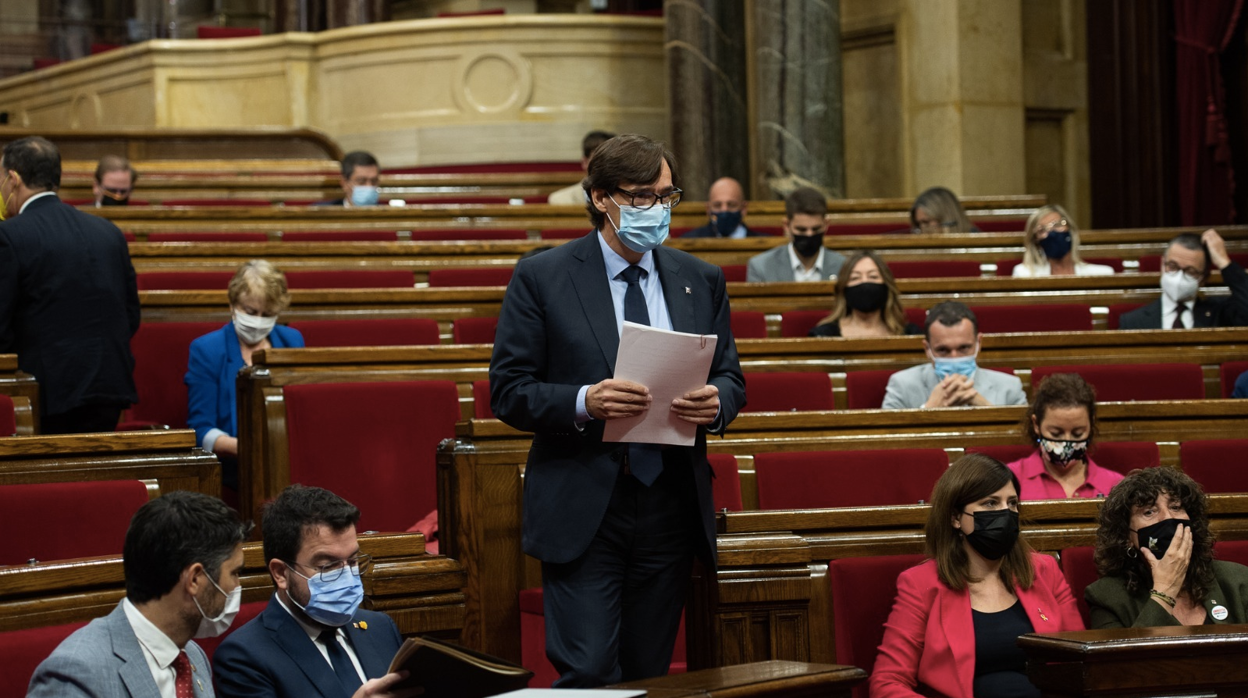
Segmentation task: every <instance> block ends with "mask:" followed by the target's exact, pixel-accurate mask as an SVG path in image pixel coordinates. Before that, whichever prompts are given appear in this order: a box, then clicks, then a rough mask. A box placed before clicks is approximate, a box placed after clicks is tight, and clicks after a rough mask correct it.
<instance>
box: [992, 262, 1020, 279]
mask: <svg viewBox="0 0 1248 698" xmlns="http://www.w3.org/2000/svg"><path fill="white" fill-rule="evenodd" d="M1022 263H1023V260H1021V259H998V260H997V262H996V264H997V276H1013V275H1014V267H1016V266H1018V265H1020V264H1022Z"/></svg>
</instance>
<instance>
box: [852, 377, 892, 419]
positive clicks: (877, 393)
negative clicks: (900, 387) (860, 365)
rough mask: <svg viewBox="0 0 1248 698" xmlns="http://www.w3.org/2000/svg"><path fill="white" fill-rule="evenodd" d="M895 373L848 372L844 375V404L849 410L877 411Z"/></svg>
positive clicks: (882, 402)
mask: <svg viewBox="0 0 1248 698" xmlns="http://www.w3.org/2000/svg"><path fill="white" fill-rule="evenodd" d="M894 373H896V371H890V370H888V369H885V370H882V371H850V372H849V373H846V374H845V404H846V406H847V407H848V408H849V409H851V410H878V409H880V405H883V404H884V394H885V393H886V392H888V379H889V378H891V377H892V375H893V374H894Z"/></svg>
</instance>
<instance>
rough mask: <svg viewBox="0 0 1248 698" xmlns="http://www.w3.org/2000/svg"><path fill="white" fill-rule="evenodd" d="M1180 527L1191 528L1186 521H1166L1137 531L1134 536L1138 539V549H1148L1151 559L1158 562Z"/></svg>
mask: <svg viewBox="0 0 1248 698" xmlns="http://www.w3.org/2000/svg"><path fill="white" fill-rule="evenodd" d="M1180 525H1183V526H1187V527H1189V528H1190V527H1191V523H1190V522H1188V521H1187V520H1186V519H1166V520H1165V521H1158V522H1157V523H1155V524H1153V525H1152V526H1145V527H1143V528H1141V529H1139V530H1138V531H1136V532H1135V535H1136V537H1137V538H1138V539H1139V543H1140V547H1141V548H1148V549H1149V550H1150V551H1152V553H1153V557H1155V558H1157V559H1158V560H1160V559H1161V558H1162V556H1163V555H1165V554H1166V550H1167V549H1168V548H1169V547H1170V541H1171V540H1174V534H1176V533H1178V532H1179V526H1180Z"/></svg>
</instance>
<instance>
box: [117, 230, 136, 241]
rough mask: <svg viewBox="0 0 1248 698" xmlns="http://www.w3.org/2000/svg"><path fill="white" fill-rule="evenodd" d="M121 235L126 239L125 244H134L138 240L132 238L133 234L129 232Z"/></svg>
mask: <svg viewBox="0 0 1248 698" xmlns="http://www.w3.org/2000/svg"><path fill="white" fill-rule="evenodd" d="M121 235H122V237H124V238H125V239H126V242H134V241H136V240H138V238H136V237H135V236H134V233H131V232H129V231H126V232H123V233H122V234H121Z"/></svg>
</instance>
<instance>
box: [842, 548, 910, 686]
mask: <svg viewBox="0 0 1248 698" xmlns="http://www.w3.org/2000/svg"><path fill="white" fill-rule="evenodd" d="M921 562H923V556H922V555H879V556H872V557H850V558H844V559H841V560H833V561H831V562H830V563H828V584H829V585H830V587H831V590H832V626H833V628H832V629H833V633H834V635H835V639H836V663H837V664H844V665H846V666H856V667H858V668H860V669H862V670H864V671H866V672H867V673H868V674H870V673H871V670H872V669H873V668H875V655H876V653H877V651H878V650H879V647H880V643H881V642H883V641H884V623H885V622H886V621H887V620H888V614H889V612H890V611H892V608H893V599H894V598H895V597H896V596H897V577H898V576H899V575H901V573H902V572H904V571H906V570H908V569H910V568H911V567H914V566H915V565H917V564H919V563H921ZM867 692H868V688H867V685H866V683H865V682H864V683H863V684H861V685H859V686H858V687H857V688H855V689H854V696H855V698H867Z"/></svg>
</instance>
